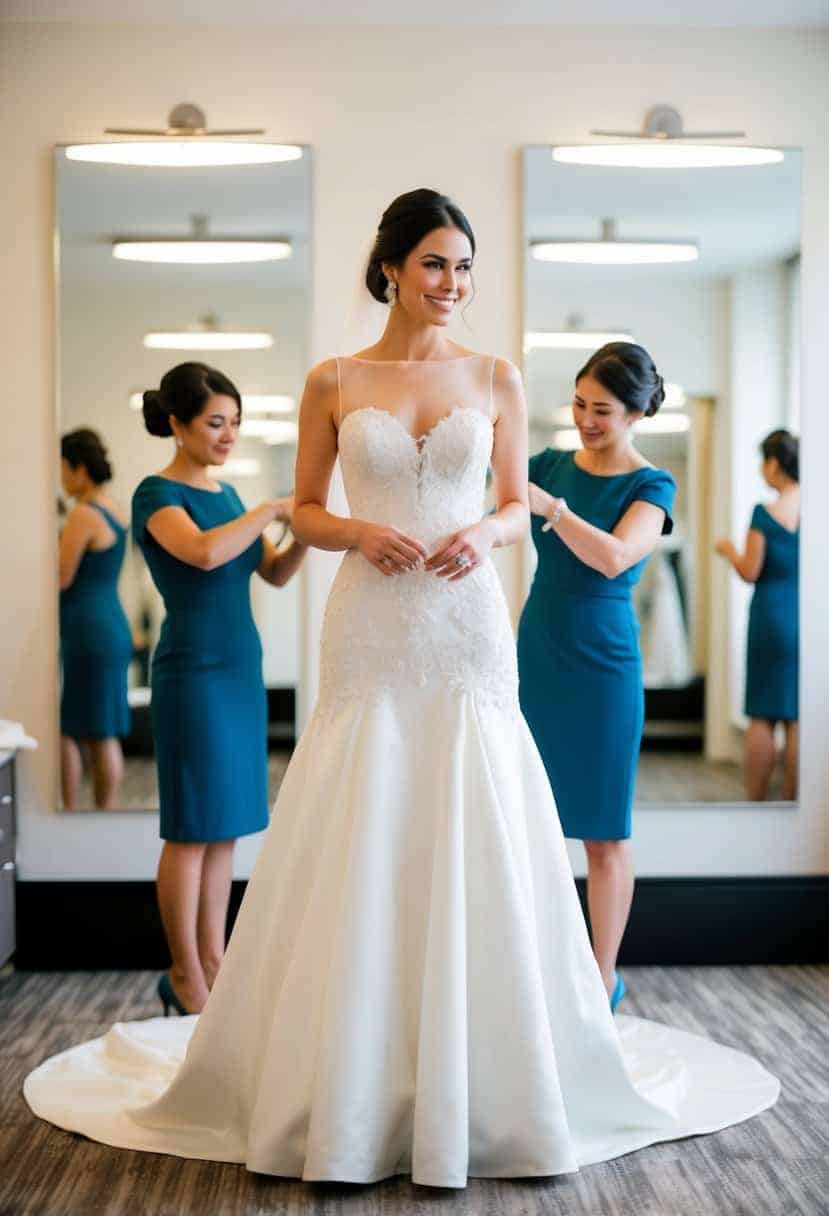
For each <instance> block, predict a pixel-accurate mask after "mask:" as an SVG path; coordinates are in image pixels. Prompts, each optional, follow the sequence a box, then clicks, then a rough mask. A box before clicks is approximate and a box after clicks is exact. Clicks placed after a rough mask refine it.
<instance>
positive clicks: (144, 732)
mask: <svg viewBox="0 0 829 1216" xmlns="http://www.w3.org/2000/svg"><path fill="white" fill-rule="evenodd" d="M310 160H311V157H310V151H309V150H308V149H307V148H304V149H301V150H300V154H298V155H297V156H296V157H295V159H292V160H288V161H285V162H283V163H275V164H266V165H255V166H254V165H251V166H234V167H210V168H171V167H163V168H150V167H144V166H129V165H112V164H95V163H86V162H79V161H75V160H71V159H69V158H68V156H67V153H66V150H65V149H63V148H59V149H57V150H56V153H55V175H56V274H57V285H58V292H57V305H58V317H57V342H58V351H57V356H58V357H57V368H58V383H57V402H58V411H57V424H58V434H57V435H56V439H55V462H56V467H58V461H59V455H60V448H59V440H60V437H61V436H63V435H65V434H67V433H68V432H73V431H76V430H77V429H79V428H89V429H91V430H93V431H95V432H96V433H97V435H99V436H100V438H101V440H102V442H103V445H104V447H105V448H106V452H107V459H108V461H109V464H110V465H111V473H112V476H111V479H110V480H108V481H107V483H106V491H107V493H108V494H111V496H112V499H113V500H114V501H115V502H116V503H117V504H120V509H121V511H122V512H123V513H125V515H126V516H127V517H128V514H129V506H130V499H131V496H132V494H133V491H134V489H135V487H136V486H137V484H138V483H139V482H140V481H141V480H142V478H144V477H146V476H147V475H148V474H150V473H155V472H158V471H159V470H160V469H162V468H163V467H164V466H165V465H166V464H167V463H169V460H170V458H171V456H172V451H171V450H168V449H169V448H170V445H171V444H172V440H169V439H158V438H153V437H152V436H150V435H149V434H148V433H147V431H146V430H145V428H144V425H143V419H142V415H141V394H142V391H143V390H145V389H147V388H157V387H158V384H159V380H160V378H161V376H162V375H163V374H164V372H165V371H167V370H168V369H169V368H171V367H173V366H175V365H176V364H177V363H181V362H184V361H186V360H198V361H202V362H206V363H208V364H211V365H212V366H215V367H218V368H219V369H220V370H221V371H223V372H224V373H225V374H226V375H228V376H229V377H230V378H231V380H233V382H234V383H235V384H236V385H237V387H238V388H239V390H240V392H241V393H242V398H243V421H242V428H241V434H240V437H239V439H238V441H237V443H236V446H235V448H234V450H233V453H232V457H231V458H230V459H229V460H228V462H227V464H226V465H225V466H223V468H222V470H221V472H219V471H218V470H217V471H216V472H217V476H220V477H221V479H222V480H223V481H227V482H229V483H230V484H231V485H232V486H234V487H235V489H236V490H237V491H238V493H239V495H240V497H241V499H242V501H243V502H244V503H245V505H246V506H254V505H256V504H257V503H259V502H261V501H263V500H264V499H272V498H275V497H279V496H282V495H286V494H289V493H291V491H292V488H293V469H294V459H295V441H296V426H297V424H296V406H297V403H298V399H299V394H300V392H301V389H302V384H303V380H304V376H305V373H306V370H307V367H308V348H309V330H310V315H311V243H310V242H311V163H310ZM194 237H201V238H202V239H207V240H210V241H212V242H214V244H215V240H216V239H218V238H222V237H224V238H227V240H228V241H236V242H238V241H240V240H248V241H263V242H264V241H266V242H268V243H269V246H270V248H269V260H266V261H256V260H253V261H240V260H239V259H238V257H236V256H235V255H234V251H233V250H232V249H231V251H230V254H229V255H228V256H229V258H230V260H228V261H221V260H220V261H216V260H209V261H191V262H189V263H187V262H185V263H182V262H181V260H179V259H175V260H172V261H169V260H161V261H157V260H151V257H152V256H153V255H152V254H151V251H150V250H149V246H148V244H147V243H148V242H151V241H153V240H156V241H161V242H165V243H168V242H170V241H171V240H173V239H176V238H179V239H182V240H184V239H188V238H194ZM122 243H125V244H127V245H132V247H133V249H132V252H131V253H130V251H129V250H126V251H125V250H124V249H123V248H120V247H119V246H120V245H121V244H122ZM168 252H169V247H168ZM161 256H162V257H163V256H164V253H163V251H162V255H161ZM217 256H218V255H217ZM165 335H166V336H165ZM234 335H237V336H239V338H238V341H237V340H235V339H234ZM252 335H259V336H258V337H257V338H256V340H255V341H254V340H253V338H252ZM73 505H74V502H73V499H72V497H71V495H70V494H67V492H66V486H65V484H64V485H63V486H60V487H59V494H58V527H61V526H63V523H64V521H65V520H66V518H67V513H68V512H71V510H72V508H73ZM280 534H281V529H280V528H279V527H276V528H274V529H273V530H271V531H270V532H269V535H270V536H271V539H272V540H273V541H274V542H275V543H276V542H279V541H280ZM286 543H287V542H286ZM117 593H118V598H119V600H120V603H121V605H122V606H123V610H124V612H125V613H126V617H127V620H128V622H129V631H130V634H131V638H132V654H131V658H130V661H129V667H128V701H129V725H128V728H127V730H126V733H124V734H123V736H122V737H120V739H117V740H116V741H115V743H116V746H117V750H118V753H119V755H120V756H122V757H123V772H122V775H121V776H120V777H119V779H118V781H117V786H116V788H115V789H113V788H112V786H111V784H110V786H109V787H108V788H105V789H103V792H102V789H101V788H96V766H95V757H94V755H93V754H92V753H93V751H94V746H92V747H91V746H90V744H89V743H88V742H87V741H84V740H81V742H80V755H81V761H82V764H83V773H82V775H81V777H80V780H79V782H77V783H76V784H75V789H74V792H73V793H71V794H70V796H69V797H67V798H62V800H61V801H62V805H64V808H65V809H78V810H95V809H116V810H154V809H156V808H157V806H158V792H157V784H156V770H155V761H154V756H153V747H152V734H151V729H150V703H149V702H150V690H149V685H150V681H149V667H150V663H151V660H152V654H153V649H154V647H155V645H156V642H157V639H158V636H159V629H160V626H161V621H162V619H163V615H164V609H163V605H162V602H161V599H160V597H159V595H158V592H157V591H156V589H155V587H154V585H153V583H152V580H151V579H150V577H149V573H148V570H147V568H146V566H145V564H144V561H143V558H142V557H141V553H140V551H139V549H138V547H137V546H136V545H135V544H134V543H132V539H131V538H130V537H129V535H128V536H127V542H126V552H125V555H124V559H123V564H122V566H121V568H120V573H119V577H118V582H117ZM251 594H252V598H253V610H254V616H255V619H256V623H257V625H258V628H259V633H260V637H261V639H262V645H263V650H264V677H265V685H266V688H267V692H268V717H269V725H268V734H269V773H270V786H271V788H270V791H269V792H270V794H271V797H273V795H274V794H275V792H276V789H277V788H278V785H279V782H280V780H281V776H282V774H283V772H284V769H285V767H286V764H287V758H288V755H289V750H290V747H291V746H292V744H293V737H294V721H295V711H294V705H295V693H296V686H297V679H298V667H299V647H298V597H299V580H297V579H293V580H291V582H289V583H288V585H287V586H285V587H283V588H281V589H279V590H276V589H274V588H272V587H269V586H267V585H266V584H265V583H264V582H262V581H261V580H259V579H256V578H254V579H253V580H252V583H251ZM72 645H73V646H74V647H75V648H76V649H77V646H78V639H76V638H73V639H72ZM62 667H63V670H62V687H61V690H60V696H59V699H60V700H65V699H66V698H67V697H68V698H69V699H70V700H71V701H72V702H73V703H74V704H75V705H76V706H77V705H80V706H81V708H82V707H83V702H84V698H89V697H92V696H94V695H95V690H94V688H93V687H92V681H91V679H90V678H88V677H85V676H84V673H83V670H81V671H80V674H78V672H79V669H78V666H77V664H75V665H74V667H73V669H72V670H73V671H74V673H75V676H74V678H75V682H76V687H74V688H71V689H70V688H68V686H67V680H68V679H69V678H70V677H69V668H68V667H67V665H66V664H65V663H64V664H63V665H62ZM64 733H65V732H63V731H62V736H63V734H64ZM101 784H102V783H101V781H100V780H98V782H97V785H98V786H101ZM62 785H63V788H64V789H70V790H71V788H72V786H71V782H70V784H69V785H68V786H67V783H66V781H64V782H62ZM104 786H106V782H104Z"/></svg>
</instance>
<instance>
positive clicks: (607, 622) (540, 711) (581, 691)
mask: <svg viewBox="0 0 829 1216" xmlns="http://www.w3.org/2000/svg"><path fill="white" fill-rule="evenodd" d="M530 481H533V482H535V484H536V485H539V486H541V487H542V489H544V490H547V491H548V493H550V494H552V495H554V496H555V497H556V498H566V500H567V505H568V507H569V508H570V510H572V511H573V512H574V513H575V514H576V515H578V516H580V517H581V518H582V519H584V520H586V521H587V522H588V523H591V524H593V525H594V526H595V527H597V528H602V529H603V530H604V531H606V532H612V531H613V528H614V527H615V526H616V524H617V523H618V522H619V520H620V519H621V517H622V516H623V515H624V514H625V512H626V511H627V509H628V507H629V506H630V505H631V504H632V503H634V502H637V501H639V502H649V503H653V504H654V505H655V506H658V507H662V508H663V510H664V511H665V522H664V525H663V528H662V531H663V533H669V532H670V531H671V530H672V528H673V521H672V520H671V517H670V511H671V508H672V506H673V500H674V494H675V491H676V487H675V485H674V481H673V478H672V477H671V475H670V474H669V473H664V472H662V471H661V470H660V469H652V468H643V469H636V470H634V471H633V472H632V473H619V474H616V475H615V476H610V477H601V476H596V475H594V474H592V473H586V472H585V471H584V470H583V469H580V468H579V467H578V465H577V464H576V462H575V460H574V453H572V452H557V451H553V450H552V449H550V448H548V449H547V450H546V451H544V452H540V453H539V454H538V455H537V456H533V457H532V459H531V460H530ZM543 524H544V520H543V519H542V518H541V516H538V515H533V517H532V531H533V541H534V543H535V547H536V550H537V552H538V568H537V570H536V573H535V579H534V580H533V585H532V588H531V590H530V594H529V598H528V599H527V603H526V604H525V606H524V611H523V613H522V615H521V624H520V627H519V631H518V670H519V675H520V697H521V708H522V710H523V712H524V716H525V717H526V719H527V722H528V723H529V725H530V729H531V730H532V733H533V735H534V737H535V741H536V743H537V745H538V750H539V751H540V752H541V758H542V760H543V761H544V766H545V768H546V770H547V776H548V777H549V779H550V785H551V786H552V789H553V794H554V795H555V799H556V804H557V806H558V811H559V816H560V818H561V824H562V828H563V830H564V834H565V836H572V837H575V838H577V839H579V840H622V839H625V838H626V837H628V836H629V835H630V820H631V806H632V803H633V787H634V782H635V779H636V762H637V757H638V754H639V743H640V740H641V735H642V723H643V717H644V696H643V690H642V660H641V657H640V654H639V626H638V623H637V620H636V616H635V613H634V610H633V601H632V596H631V588H632V587H633V586H634V585H635V584H636V583H637V582H638V581H639V576H640V574H641V572H642V569H643V567H644V565H645V561H641V562H639V563H638V564H637V565H636V566H633V567H631V568H630V569H629V570H626V571H625V572H624V573H623V574H620V575H618V577H616V578H614V579H609V578H606V577H605V576H604V575H603V574H599V572H598V571H597V570H593V569H592V568H591V567H590V566H587V565H585V563H584V562H582V561H580V560H579V558H577V557H576V556H575V554H574V553H572V552H571V551H570V550H569V549H568V548H567V546H566V545H565V544H564V542H563V541H561V540H559V538H558V537H557V536H556V534H555V532H554V531H549V532H542V531H541V528H542V526H543Z"/></svg>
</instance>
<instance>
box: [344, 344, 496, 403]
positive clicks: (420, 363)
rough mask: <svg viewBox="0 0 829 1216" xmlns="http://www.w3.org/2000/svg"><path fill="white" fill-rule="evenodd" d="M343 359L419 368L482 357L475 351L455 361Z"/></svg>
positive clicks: (457, 356)
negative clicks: (414, 365)
mask: <svg viewBox="0 0 829 1216" xmlns="http://www.w3.org/2000/svg"><path fill="white" fill-rule="evenodd" d="M342 358H344V359H348V360H349V361H350V362H351V363H370V364H373V365H374V366H375V367H410V366H412V365H413V364H416V365H417V366H418V367H426V366H435V367H440V366H442V365H443V364H445V363H464V362H465V361H466V360H467V359H480V358H481V355H480V353H479V352H478V351H473V353H472V354H471V355H456V356H455V357H454V358H453V359H361V358H360V357H359V355H343V356H342ZM387 412H388V411H387Z"/></svg>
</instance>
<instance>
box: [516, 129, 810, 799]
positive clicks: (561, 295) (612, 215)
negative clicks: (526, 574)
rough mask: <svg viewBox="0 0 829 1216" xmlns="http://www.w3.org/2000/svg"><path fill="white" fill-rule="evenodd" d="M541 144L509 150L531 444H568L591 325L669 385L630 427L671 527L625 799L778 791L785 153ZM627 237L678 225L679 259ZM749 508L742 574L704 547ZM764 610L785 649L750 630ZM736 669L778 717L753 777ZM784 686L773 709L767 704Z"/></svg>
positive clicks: (792, 409) (795, 253) (785, 670)
mask: <svg viewBox="0 0 829 1216" xmlns="http://www.w3.org/2000/svg"><path fill="white" fill-rule="evenodd" d="M553 153H554V149H553V148H551V147H531V148H527V149H525V151H524V191H525V193H524V198H525V213H524V226H525V240H526V246H525V251H526V258H525V312H524V330H525V333H524V366H525V375H526V382H527V390H528V400H529V408H530V450H531V452H538V451H541V450H542V449H545V448H554V449H558V450H560V451H566V452H572V453H574V452H575V450H576V449H577V448H578V447H579V446H580V436H579V432H578V430H576V429H575V426H574V418H573V412H572V401H573V389H574V378H575V376H576V374H577V372H578V371H579V369H580V368H581V367H582V366H583V365H584V363H585V362H586V360H587V358H588V357H589V355H590V354H591V353H592V351H593V350H595V349H597V348H598V347H599V346H601V345H602V344H603V342H604V341H605V340H606V338H605V335H614V336H616V335H618V336H621V337H623V338H624V337H627V338H628V339H629V340H631V341H634V342H637V343H640V344H641V345H642V346H644V347H645V348H646V349H647V350H648V351H649V352H650V353H651V355H652V356H653V358H654V361H655V363H656V365H657V367H658V369H659V371H660V372H661V373H662V374H663V376H664V379H665V382H666V389H667V397H666V400H665V402H664V404H663V406H662V408H661V409H660V411H659V413H658V414H657V415H656V416H655V417H654V418H651V419H644V420H643V421H642V422H641V423H637V424H636V427H635V431H636V433H635V437H634V438H635V444H636V446H637V448H638V449H639V451H640V452H641V453H642V454H643V455H644V457H645V458H646V459H647V460H648V461H650V462H651V463H652V464H654V465H656V466H658V467H659V468H663V469H667V470H669V471H670V472H671V473H672V474H673V476H674V478H675V480H676V484H677V498H676V506H675V528H674V531H673V534H672V535H671V536H667V537H664V538H663V540H662V542H661V545H660V547H659V549H658V550H657V552H656V553H655V554H654V555H653V557H652V558H651V560H650V562H649V564H648V566H647V567H646V570H645V572H644V574H643V577H642V580H641V582H640V584H639V586H638V587H637V588H636V592H635V606H636V610H637V615H638V619H639V626H640V645H641V650H642V660H643V676H644V685H645V727H644V734H643V739H642V747H641V753H640V764H639V772H638V781H637V787H636V800H637V803H639V804H643V803H645V804H646V803H656V804H665V803H685V804H688V803H700V802H703V803H710V802H718V803H729V802H745V801H747V800H750V799H751V798H752V797H753V798H754V799H758V800H759V799H760V798H762V799H764V800H765V802H766V803H771V802H774V803H778V804H779V803H780V802H781V801H782V802H793V801H794V800H795V799H796V796H797V795H796V784H794V786H793V785H792V781H791V773H792V771H795V772H796V769H797V764H796V758H795V759H793V756H794V755H795V752H796V745H797V726H796V717H797V699H798V693H797V675H798V670H797V667H798V654H799V651H798V646H797V614H798V606H797V544H798V530H799V515H798V516H797V518H792V519H789V518H788V517H787V516H785V513H782V514H781V512H780V511H779V509H778V507H777V505H776V504H777V503H778V502H779V485H778V486H775V485H771V484H769V482H768V479H767V474H768V472H769V468H770V467H773V466H768V465H766V466H765V475H764V457H763V454H762V452H761V445H762V443H763V441H764V440H765V439H766V438H767V437H768V436H769V435H771V434H772V433H774V432H777V431H786V432H788V433H789V434H790V436H792V437H794V438H797V439H798V440H799V401H798V392H799V375H798V371H799V362H798V355H799V344H800V323H799V300H800V201H801V180H800V179H801V164H800V160H801V158H800V154H799V152H798V151H796V150H792V149H786V150H785V151H784V155H783V158H782V160H780V161H778V162H777V163H774V164H767V165H758V166H752V167H739V168H735V167H730V168H716V169H712V168H702V169H694V170H692V169H670V170H668V169H658V170H654V169H636V168H618V167H607V166H605V167H599V166H595V165H592V166H585V165H575V164H566V163H560V162H558V161H557V160H556V159H555V158H554V154H553ZM585 241H589V242H600V243H601V244H602V245H603V246H605V247H606V246H608V245H613V246H615V249H612V250H610V252H609V253H607V251H606V249H605V250H601V251H600V253H599V256H598V257H595V256H591V253H590V251H587V252H585V253H584V254H583V260H570V261H565V260H559V253H560V245H559V243H560V242H585ZM633 241H639V242H645V243H648V244H649V246H650V248H651V249H652V250H655V248H656V245H657V244H659V243H663V244H666V243H672V244H674V245H678V246H680V250H681V252H680V254H679V255H678V256H681V257H682V258H683V260H681V261H660V260H659V259H658V258H656V260H650V261H649V262H647V263H645V264H641V263H640V264H626V260H625V258H624V257H622V256H621V255H622V254H623V253H624V250H623V249H621V248H620V246H619V242H633ZM545 242H550V243H555V244H554V246H553V249H552V252H551V251H550V250H549V249H547V250H545V249H544V243H545ZM593 251H594V252H595V246H594V247H593ZM617 255H618V256H617ZM608 257H613V258H614V260H613V262H608V261H607V260H604V261H602V258H605V259H607V258H608ZM654 257H656V255H655V253H654ZM550 259H552V260H550ZM786 442H787V443H788V440H787V441H786ZM807 442H808V437H807ZM788 450H789V448H787V451H788ZM789 467H790V468H791V469H792V471H794V470H793V466H792V465H791V462H789ZM785 484H788V483H785ZM758 512H759V513H758ZM750 527H752V528H756V529H759V530H760V531H761V532H762V533H763V535H764V543H765V559H764V560H765V567H764V572H763V573H762V574H761V576H760V578H759V579H758V581H757V582H756V583H755V584H753V585H752V584H750V583H746V582H744V581H743V580H742V579H741V578H740V577H739V576H738V574H737V573H735V570H734V568H733V567H732V565H731V564H730V562H729V561H728V560H727V558H725V557H723V556H721V555H720V554H719V553H718V552H717V551H716V547H717V544H718V542H722V541H723V540H724V539H729V538H730V539H731V541H733V542H734V544H735V546H736V548H737V549H738V550H740V551H742V549H743V546H744V543H745V541H746V538H747V532H748V530H749V528H750ZM532 560H533V559H532V557H531V559H530V562H529V563H528V566H529V568H530V573H531V569H532ZM761 582H763V583H765V586H764V589H763V592H762V595H763V597H764V598H763V602H762V604H760V603H759V601H758V603H757V604H755V606H754V617H753V618H752V620H753V624H752V629H751V637H750V636H749V634H750V630H749V620H750V614H751V611H752V604H751V601H752V595H754V596H757V595H758V594H760V584H761ZM771 582H774V583H775V585H774V587H773V588H772V587H770V584H771ZM775 617H776V619H777V621H778V622H781V621H782V622H783V625H782V628H783V632H784V633H785V634H786V638H785V639H784V641H783V643H781V645H782V647H783V651H786V648H788V650H787V653H783V652H782V651H781V650H780V648H779V646H778V648H777V649H776V648H775V647H776V646H777V643H775V642H774V639H771V640H769V639H768V638H767V637H765V636H764V631H766V632H768V631H771V632H774V629H775V628H777V626H776V625H775V623H774V619H773V618H775ZM747 684H748V685H749V686H752V687H753V690H754V692H753V694H752V695H753V696H754V700H753V701H752V702H751V705H752V706H753V707H756V706H757V705H758V704H759V703H760V702H762V705H761V706H760V709H759V710H757V709H756V708H755V709H754V712H756V713H758V714H762V713H769V714H770V713H774V714H775V716H777V715H778V713H783V712H785V713H786V714H787V715H788V718H787V721H788V722H789V725H784V724H783V721H782V719H781V720H779V721H778V723H777V725H776V726H775V727H774V735H775V745H776V749H777V758H776V761H775V764H774V768H773V771H772V772H771V775H770V777H769V778H768V780H765V781H762V782H760V783H759V785H758V770H757V757H756V756H753V757H752V755H751V752H752V740H753V739H754V738H755V735H754V734H753V733H751V732H752V724H753V722H754V721H755V719H754V718H752V717H751V716H749V715H748V714H747V713H746V708H747V702H746V692H747ZM758 689H759V701H758ZM766 692H768V697H769V698H770V701H769V704H770V703H771V701H774V707H773V708H768V709H766V708H764V706H765V701H764V700H763V698H764V696H765V694H766ZM781 698H782V701H783V702H785V703H786V704H787V705H788V709H785V710H779V709H778V708H776V706H777V702H778V701H779V700H780V699H781ZM792 706H794V708H793V709H792ZM792 715H793V718H792ZM763 720H764V721H765V720H766V719H763ZM757 721H758V722H759V721H761V719H760V718H759V716H758V718H757ZM758 729H759V730H760V731H761V734H760V735H759V736H757V738H758V739H759V745H760V747H761V748H762V747H763V746H764V743H763V737H762V728H761V727H760V728H758ZM747 741H748V747H747V746H746V744H747ZM787 746H788V748H789V749H790V751H789V765H788V773H789V777H788V779H787V775H786V774H787V769H786V765H785V763H784V760H785V751H786V747H787ZM747 753H748V757H747ZM761 760H762V756H761ZM751 765H754V768H753V769H752V770H751V771H750V768H749V766H751ZM760 775H761V776H762V774H760Z"/></svg>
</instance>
